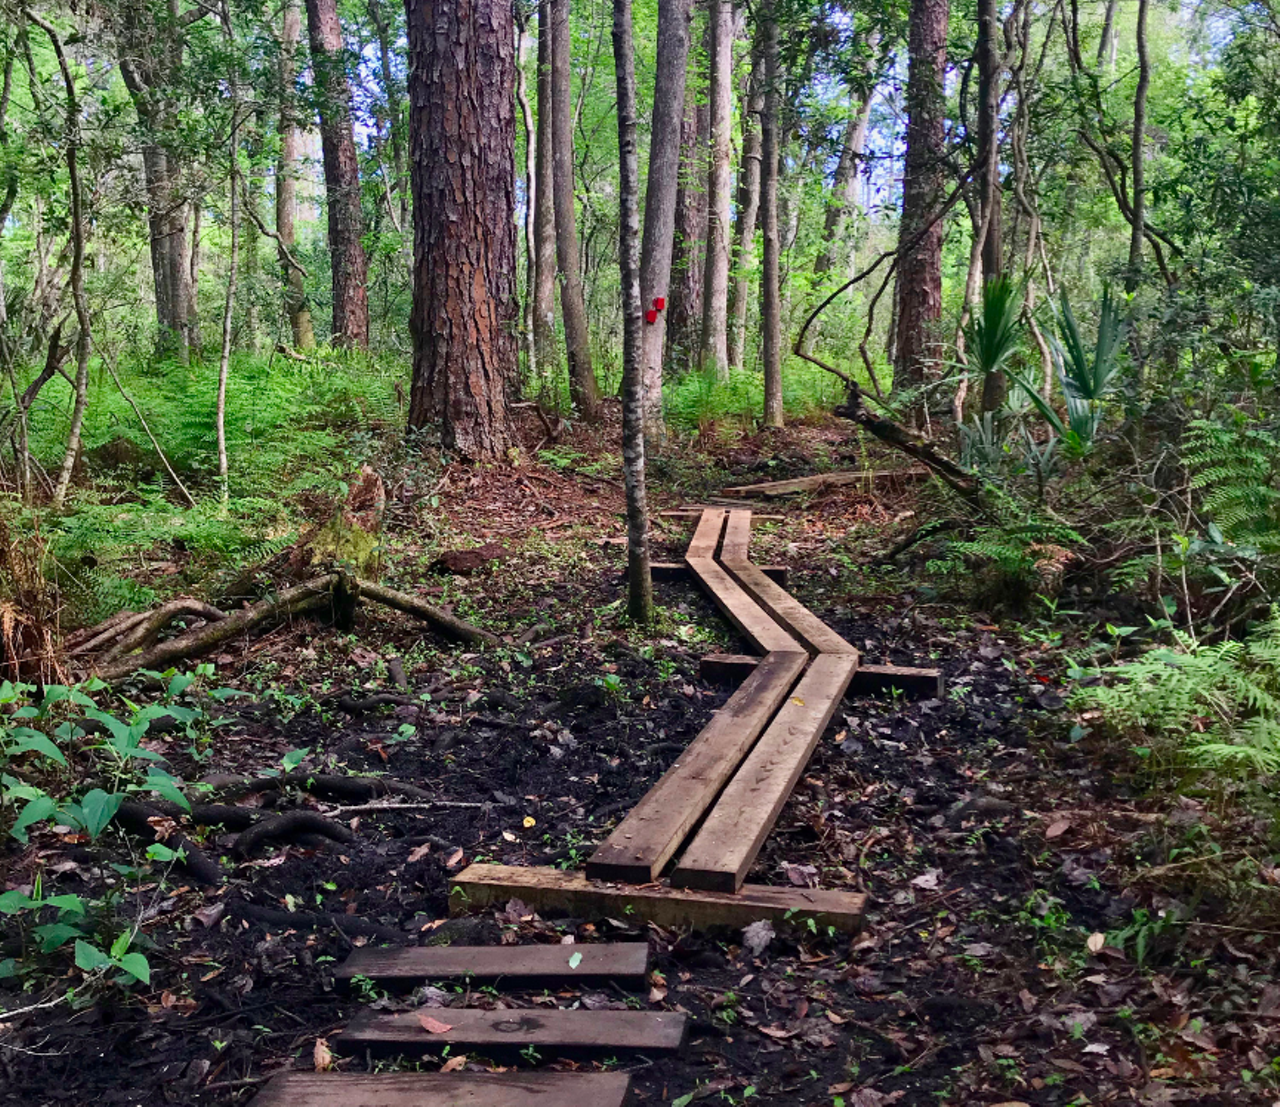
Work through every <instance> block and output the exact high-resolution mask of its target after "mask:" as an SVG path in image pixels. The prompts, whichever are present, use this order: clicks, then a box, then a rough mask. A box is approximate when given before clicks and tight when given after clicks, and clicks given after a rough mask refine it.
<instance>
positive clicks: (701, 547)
mask: <svg viewBox="0 0 1280 1107" xmlns="http://www.w3.org/2000/svg"><path fill="white" fill-rule="evenodd" d="M726 514H727V512H726V511H725V509H724V508H722V507H709V508H707V509H706V510H705V511H704V512H703V513H702V515H701V516H700V517H699V519H698V526H697V528H696V529H695V530H694V532H693V539H692V540H691V541H690V542H689V548H688V549H687V550H686V551H685V555H684V556H685V557H686V558H690V557H715V556H716V550H717V549H718V548H719V546H720V534H721V532H723V530H724V520H725V515H726Z"/></svg>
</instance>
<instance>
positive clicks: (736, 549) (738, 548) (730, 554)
mask: <svg viewBox="0 0 1280 1107" xmlns="http://www.w3.org/2000/svg"><path fill="white" fill-rule="evenodd" d="M750 546H751V512H750V511H747V510H745V509H742V508H735V509H734V510H733V511H730V512H729V522H728V523H727V524H726V525H725V528H724V541H723V542H722V543H721V544H720V560H721V561H746V560H747V550H748V549H749V547H750Z"/></svg>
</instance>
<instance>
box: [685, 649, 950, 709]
mask: <svg viewBox="0 0 1280 1107" xmlns="http://www.w3.org/2000/svg"><path fill="white" fill-rule="evenodd" d="M759 664H760V658H758V657H750V656H748V655H747V654H742V653H709V654H705V655H703V657H701V658H700V659H699V660H698V676H699V677H700V678H701V679H702V680H705V681H706V682H707V683H708V684H714V685H716V686H718V687H720V688H735V687H737V686H738V685H739V684H741V683H742V682H743V681H744V680H746V679H747V677H749V676H750V675H751V674H752V672H754V671H755V668H756V666H757V665H759ZM895 688H896V689H897V690H898V691H899V692H901V693H902V694H903V695H905V696H910V697H912V698H924V699H942V698H943V696H944V695H945V694H946V682H945V681H944V680H943V677H942V673H941V671H940V670H938V669H918V668H913V667H911V666H909V665H867V664H866V663H865V662H863V661H862V660H861V659H859V661H858V669H857V671H856V672H855V673H854V674H853V679H852V680H851V681H850V682H849V687H848V689H846V691H845V695H846V696H875V695H879V694H881V693H883V692H891V691H893V689H895Z"/></svg>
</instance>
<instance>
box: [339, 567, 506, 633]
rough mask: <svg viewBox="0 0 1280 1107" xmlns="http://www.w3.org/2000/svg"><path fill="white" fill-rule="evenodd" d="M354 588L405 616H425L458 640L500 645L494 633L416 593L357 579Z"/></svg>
mask: <svg viewBox="0 0 1280 1107" xmlns="http://www.w3.org/2000/svg"><path fill="white" fill-rule="evenodd" d="M357 591H358V594H359V596H360V598H361V599H363V600H372V601H373V602H374V603H380V604H383V605H385V606H387V607H394V608H395V609H396V610H397V611H403V612H404V613H405V614H406V615H413V616H415V617H416V618H419V619H425V620H426V621H427V622H428V623H431V624H432V625H433V626H434V627H436V628H437V629H438V630H440V631H442V632H444V633H445V634H447V635H449V636H450V637H452V638H456V639H458V641H460V642H468V643H470V644H471V645H479V644H481V643H483V644H485V645H487V646H497V645H500V644H501V643H500V642H499V640H498V636H497V635H496V634H490V633H489V632H488V631H487V630H481V629H480V628H479V627H477V626H472V625H471V624H470V623H468V622H466V621H464V620H462V619H459V618H458V617H457V616H456V615H450V614H449V612H447V611H445V610H443V609H442V608H439V607H436V606H435V605H434V604H429V603H427V602H426V600H421V599H419V598H418V597H417V596H411V595H410V594H409V593H408V592H398V591H396V590H395V589H394V588H386V587H384V586H383V585H381V584H372V583H370V582H369V581H363V580H362V581H359V582H358V587H357Z"/></svg>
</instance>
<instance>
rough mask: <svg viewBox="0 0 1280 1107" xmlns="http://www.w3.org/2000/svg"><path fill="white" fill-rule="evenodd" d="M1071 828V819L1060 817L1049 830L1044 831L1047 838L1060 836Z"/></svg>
mask: <svg viewBox="0 0 1280 1107" xmlns="http://www.w3.org/2000/svg"><path fill="white" fill-rule="evenodd" d="M1070 829H1071V820H1070V819H1059V820H1058V821H1057V822H1056V823H1054V824H1053V825H1052V826H1051V827H1049V829H1048V830H1046V831H1045V832H1044V836H1045V837H1046V838H1060V837H1061V836H1062V835H1063V834H1065V833H1066V832H1067V831H1068V830H1070Z"/></svg>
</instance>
